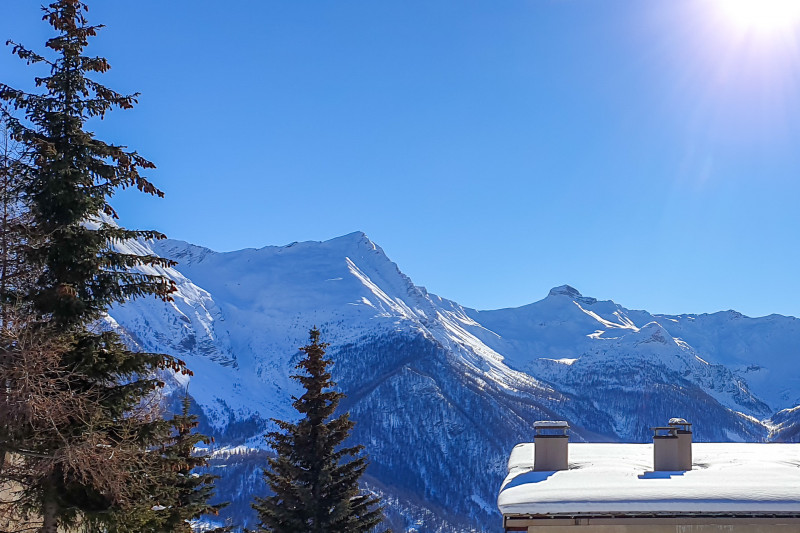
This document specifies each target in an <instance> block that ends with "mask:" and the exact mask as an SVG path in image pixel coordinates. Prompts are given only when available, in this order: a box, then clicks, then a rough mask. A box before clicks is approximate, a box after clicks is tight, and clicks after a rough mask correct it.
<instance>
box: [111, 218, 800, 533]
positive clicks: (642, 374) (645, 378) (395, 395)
mask: <svg viewBox="0 0 800 533" xmlns="http://www.w3.org/2000/svg"><path fill="white" fill-rule="evenodd" d="M121 246H127V247H128V248H129V249H130V251H132V252H133V253H142V254H147V253H155V254H157V255H161V256H163V257H169V258H172V259H176V260H178V261H181V263H180V264H179V265H177V266H176V267H173V268H167V269H161V270H160V271H159V272H160V273H162V274H164V275H167V276H169V277H170V278H172V279H173V280H175V281H176V284H177V286H178V292H177V293H176V294H175V301H174V302H160V301H157V300H153V299H149V300H136V301H133V302H129V303H127V304H125V305H124V306H118V307H115V308H114V309H112V310H111V313H110V317H109V321H110V322H111V323H112V325H113V326H114V327H116V328H118V329H119V330H120V331H121V332H123V333H124V335H125V336H126V338H127V339H129V342H130V343H131V344H132V345H134V346H138V347H141V348H142V349H146V350H148V351H162V352H166V353H170V354H172V355H176V356H179V357H181V358H182V359H184V360H186V361H187V363H188V365H189V367H190V368H192V369H193V370H194V371H195V376H194V377H193V378H192V379H191V380H190V381H186V379H185V378H180V377H175V379H174V380H173V382H172V383H171V385H170V386H171V387H172V388H173V389H174V390H175V391H176V392H178V391H180V390H183V389H185V388H186V387H188V389H189V393H190V394H191V395H192V397H193V398H194V401H195V404H196V407H197V409H198V410H199V411H200V412H201V414H202V416H203V420H204V421H205V429H206V430H207V431H209V432H211V433H213V434H214V435H215V437H217V438H218V440H219V442H220V443H224V444H225V445H227V446H235V445H243V446H245V447H248V448H262V449H263V448H264V447H265V444H264V441H263V438H262V437H261V435H263V434H264V432H265V431H267V430H268V429H270V428H271V426H270V422H269V419H270V418H279V419H284V420H286V419H292V418H293V417H295V416H296V414H295V413H294V412H293V410H292V409H291V406H290V402H291V397H292V395H294V394H296V393H297V391H298V388H297V385H296V383H294V382H293V381H292V380H291V379H289V375H290V374H291V373H292V372H293V365H294V364H296V361H297V360H298V357H299V355H300V354H299V352H298V347H299V346H302V345H304V344H305V343H306V341H307V332H308V329H309V328H310V327H311V326H313V325H316V326H318V327H319V328H320V329H321V330H322V334H323V340H325V341H326V342H329V343H330V344H331V345H330V348H329V355H330V356H331V357H332V358H333V360H334V361H335V364H334V366H333V369H332V372H333V373H334V379H335V381H337V382H338V383H339V388H340V389H341V390H342V391H343V392H345V393H346V394H347V395H348V398H347V399H346V400H345V401H344V402H343V403H342V408H343V409H347V410H349V411H350V412H351V415H352V417H353V418H354V419H355V420H356V421H357V426H356V429H355V431H354V434H353V439H354V442H361V443H364V444H365V445H366V447H367V448H366V449H367V452H368V453H369V456H370V458H371V462H372V465H371V467H370V470H369V476H370V479H371V480H372V482H373V484H374V485H375V486H376V487H381V488H380V489H379V490H380V491H382V494H384V495H385V496H387V498H388V499H389V500H390V501H392V502H395V503H393V504H392V506H391V509H390V515H391V519H392V521H393V524H394V526H395V528H396V529H398V530H408V531H411V530H415V531H420V532H421V531H450V530H452V531H462V530H465V529H464V528H467V529H468V528H475V529H476V530H482V531H498V530H499V529H498V524H499V520H498V518H497V515H496V511H495V510H494V509H493V504H487V503H486V502H492V501H494V496H495V494H496V490H497V487H498V486H499V482H500V480H501V479H502V477H503V475H504V470H505V459H506V458H507V454H508V453H509V451H510V449H511V448H512V447H513V446H514V445H515V444H517V443H518V442H521V441H526V440H530V439H531V433H532V430H531V425H532V423H533V421H534V420H536V419H552V418H559V419H565V420H568V421H569V422H570V425H571V426H572V427H573V439H576V440H608V441H620V440H630V441H646V440H647V439H648V438H649V434H650V431H649V427H651V426H653V425H657V424H658V423H663V422H664V421H666V420H667V419H668V418H670V417H672V416H681V417H684V418H687V419H689V420H690V421H692V422H693V423H694V424H695V426H694V427H695V430H696V438H697V439H698V440H758V441H761V440H767V439H795V438H797V436H798V435H797V433H798V432H797V431H796V428H797V427H798V426H797V424H798V423H800V415H797V412H800V411H793V410H792V409H793V408H794V407H795V406H796V405H798V404H800V379H798V377H797V372H796V371H795V372H794V373H792V372H789V371H787V370H786V369H787V368H790V367H791V364H792V360H793V357H796V355H797V351H796V349H793V348H792V347H793V346H795V345H798V344H800V327H795V323H797V324H798V325H800V321H797V319H794V318H793V317H788V318H787V317H781V316H780V315H770V317H767V318H769V320H767V319H766V318H765V319H764V320H761V319H749V318H746V317H743V315H742V316H741V317H738V318H737V317H736V315H732V314H730V313H728V314H721V315H720V314H713V315H653V314H651V313H649V312H647V311H642V310H629V309H626V308H624V307H623V306H621V305H619V304H617V303H615V302H614V301H612V300H597V299H595V298H592V297H587V296H583V295H582V294H581V293H580V292H579V291H578V290H577V289H575V288H574V287H571V286H569V285H562V286H560V287H554V288H553V289H552V290H551V291H550V292H549V293H548V295H547V296H546V297H545V298H543V299H542V300H539V301H537V302H533V303H531V304H527V305H525V306H521V307H518V308H506V309H499V310H488V311H487V310H484V311H477V310H474V309H469V308H466V307H463V306H461V305H459V304H458V303H457V302H455V301H452V300H448V299H445V298H442V297H439V296H437V295H436V294H433V293H430V292H428V291H427V290H426V289H425V288H423V287H419V286H417V285H415V284H414V283H413V281H412V280H411V279H410V278H409V277H408V276H406V275H405V274H404V273H403V272H402V271H401V270H400V268H399V267H398V265H397V264H396V263H394V262H392V261H391V259H389V257H388V256H387V255H386V254H385V252H384V251H383V249H382V248H381V247H380V246H378V245H377V244H375V243H374V242H372V241H371V240H370V239H369V238H368V237H367V236H366V234H364V233H363V232H353V233H350V234H348V235H344V236H342V237H337V238H335V239H330V240H328V241H322V242H316V241H306V242H302V243H292V244H289V245H286V246H267V247H262V248H258V249H256V248H248V249H244V250H239V251H232V252H215V251H213V250H210V249H208V248H205V247H201V246H196V245H193V244H190V243H187V242H184V241H177V240H166V241H159V242H156V243H142V242H134V243H125V244H123V245H121ZM762 331H768V332H769V334H770V336H771V340H770V341H769V343H767V345H768V348H769V347H771V348H776V347H777V348H781V350H777V351H774V353H773V352H770V351H769V350H767V348H763V347H762V348H758V346H757V345H758V343H759V342H761V340H762V339H761V338H760V335H761V333H760V332H762ZM687 339H688V340H687ZM727 339H735V341H736V342H735V343H733V344H731V345H730V346H729V345H728V344H726V340H727ZM751 347H752V348H751ZM751 349H752V350H755V351H754V352H753V353H756V354H757V355H758V356H759V360H758V361H750V360H748V358H747V354H748V350H751ZM776 383H777V384H778V385H779V386H777V387H776V386H775V385H776ZM770 385H772V388H773V389H777V390H776V392H775V394H770V388H769V386H770ZM762 391H766V393H767V394H766V399H765V394H764V393H762ZM795 400H797V401H796V403H795V404H792V402H793V401H795ZM770 417H776V418H775V421H774V422H773V421H771V419H770ZM237 464H240V463H237ZM241 468H245V467H244V466H241V465H240V466H236V467H235V468H234V467H233V466H231V469H230V472H232V473H233V472H239V474H237V475H245V476H246V477H247V479H249V480H251V481H249V482H248V483H249V484H248V485H247V486H246V487H243V486H242V485H241V484H236V483H235V482H234V480H232V479H231V480H228V479H227V478H226V479H224V480H223V485H224V486H225V487H228V488H226V489H225V490H226V491H228V493H227V494H223V497H225V498H228V499H233V500H234V501H235V505H234V506H233V507H232V508H233V509H237V511H236V512H238V513H245V512H246V510H247V508H246V505H244V502H246V501H247V500H248V499H249V498H250V496H251V494H250V493H252V492H255V493H257V492H258V491H259V490H261V491H263V490H264V489H263V487H262V486H261V485H259V481H258V476H255V475H254V474H253V471H252V468H257V466H254V465H250V466H247V468H250V469H251V470H246V471H242V470H241ZM241 472H244V474H242V473H241ZM232 475H233V474H232ZM453 476H458V477H459V479H463V480H464V483H460V484H452V483H449V482H448V480H449V479H450V478H452V477H453ZM233 487H238V488H233ZM231 491H233V492H235V494H234V493H231ZM231 512H233V511H231ZM420 521H421V522H420ZM418 522H420V523H418ZM454 524H456V525H454ZM448 527H449V528H451V529H447V528H448ZM403 528H405V529H403ZM409 528H410V529H409ZM453 528H455V529H453ZM459 528H461V529H459Z"/></svg>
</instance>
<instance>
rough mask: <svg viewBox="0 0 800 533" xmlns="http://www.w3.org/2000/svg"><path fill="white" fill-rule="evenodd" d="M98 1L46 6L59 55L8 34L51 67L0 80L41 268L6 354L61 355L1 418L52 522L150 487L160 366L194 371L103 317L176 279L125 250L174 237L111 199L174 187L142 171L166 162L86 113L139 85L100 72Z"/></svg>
mask: <svg viewBox="0 0 800 533" xmlns="http://www.w3.org/2000/svg"><path fill="white" fill-rule="evenodd" d="M87 11H88V8H87V6H86V4H85V3H83V2H81V1H80V0H56V1H53V2H52V3H51V4H49V6H48V7H45V8H43V13H44V16H43V20H45V21H47V22H48V23H49V24H50V25H51V26H52V27H53V29H54V30H55V33H56V35H55V36H54V37H53V38H51V39H49V40H48V41H47V43H46V46H47V48H49V49H50V50H51V52H53V55H54V56H55V57H53V58H48V57H45V56H44V55H41V54H38V53H36V52H34V51H32V50H30V49H28V48H26V47H24V46H22V45H20V44H17V43H12V42H9V43H8V44H11V45H12V51H13V53H14V54H15V55H17V56H19V57H20V58H21V59H22V60H24V61H26V62H27V63H28V64H30V65H38V66H45V67H47V68H48V69H49V73H47V75H44V76H41V77H37V78H35V81H36V85H37V87H38V88H40V90H39V92H36V93H27V92H24V91H22V90H18V89H14V88H12V87H10V86H8V85H6V84H2V83H0V99H1V100H4V101H6V102H8V104H9V105H10V106H11V107H13V108H14V109H15V110H16V111H19V112H20V113H21V114H22V117H20V118H16V117H14V116H11V115H10V114H7V115H6V117H5V118H6V122H7V124H8V128H9V130H10V132H11V135H12V137H13V139H14V140H15V141H16V142H18V143H19V144H20V145H22V147H23V148H24V152H25V154H26V157H28V159H27V167H28V171H29V174H28V175H27V176H26V178H25V181H24V183H23V184H22V193H23V195H24V197H25V199H26V205H27V208H28V209H29V216H30V221H29V227H28V229H29V231H30V234H31V238H30V240H29V243H28V246H26V250H25V257H24V258H25V260H26V263H27V264H28V265H29V266H30V268H31V271H32V272H35V273H36V275H37V277H36V279H35V280H34V281H33V283H31V285H30V287H28V288H27V290H26V293H25V294H23V298H24V299H25V301H26V302H27V303H28V304H29V306H30V307H31V316H30V317H29V319H28V320H26V321H25V328H26V331H24V332H22V333H21V337H20V338H22V339H24V340H26V341H27V342H26V343H20V342H17V341H10V342H4V344H3V345H2V346H0V349H2V357H0V361H3V364H4V365H5V364H7V363H8V364H9V365H10V366H9V367H8V368H10V369H11V370H14V369H15V368H16V369H18V366H19V365H18V364H17V361H24V357H29V356H31V354H36V353H38V352H42V350H41V349H40V347H41V346H46V347H47V350H45V351H46V352H47V357H49V358H50V359H51V360H52V364H51V365H49V366H48V367H46V368H43V369H40V370H41V375H39V376H34V377H35V378H37V379H38V381H37V380H33V381H32V382H31V383H33V384H34V385H35V384H36V383H42V384H46V386H41V387H39V388H38V389H36V390H35V391H33V392H35V393H36V394H38V395H39V396H38V397H37V398H38V399H37V402H38V404H37V403H36V402H29V403H30V405H24V404H22V403H19V402H17V403H14V401H11V400H15V399H14V398H13V397H12V398H10V399H7V403H8V405H12V406H13V405H17V406H19V409H17V410H16V411H12V414H13V415H14V416H16V417H17V418H14V416H11V417H9V418H8V419H5V420H3V421H2V425H3V427H4V429H7V430H9V435H11V437H9V438H8V439H6V441H5V442H4V443H3V444H4V446H5V447H6V449H7V450H8V451H9V452H11V453H13V454H14V456H15V457H18V458H19V460H18V463H19V465H20V467H19V471H20V475H19V476H18V480H19V481H20V482H21V483H22V484H23V487H24V489H25V490H24V492H23V493H22V497H21V499H20V503H19V505H20V506H21V508H22V509H24V510H26V511H28V512H30V513H32V514H33V515H34V516H39V517H40V518H41V520H42V521H43V526H42V528H41V531H43V532H45V533H55V532H56V531H57V528H58V527H59V526H69V525H71V524H73V525H74V524H76V523H79V524H81V526H82V527H83V528H84V529H88V530H101V528H102V524H103V523H105V521H107V520H108V517H110V516H114V515H115V513H117V512H118V511H119V510H120V509H124V508H126V506H131V505H133V503H134V502H137V501H141V500H142V499H145V498H147V495H146V489H147V483H146V482H144V481H141V480H146V479H148V478H150V477H152V476H153V475H155V473H156V472H157V471H158V468H159V467H160V462H159V460H158V458H157V457H155V455H156V454H153V453H152V450H153V449H155V448H158V446H159V444H160V440H159V439H160V438H162V437H163V435H164V426H165V424H166V422H165V421H164V420H160V419H159V418H158V417H153V415H152V414H151V413H147V412H146V410H144V409H143V408H144V406H145V405H146V403H147V399H148V398H149V397H150V396H151V395H152V393H153V391H154V390H155V389H157V388H158V387H159V385H161V384H160V382H159V381H158V380H157V379H155V378H154V377H153V376H154V374H155V372H156V371H158V370H159V369H166V368H169V369H172V370H178V371H183V370H185V369H184V368H183V366H182V365H181V364H180V363H179V362H177V361H174V360H172V359H170V358H168V357H166V356H164V355H160V354H146V353H134V352H132V351H131V350H129V349H128V348H127V347H126V346H125V345H124V344H123V343H122V342H121V341H120V339H119V337H118V336H117V335H116V334H115V333H113V332H110V331H101V330H100V329H101V328H98V327H97V324H98V321H99V320H101V319H102V317H103V316H104V314H105V312H106V311H107V310H108V309H109V307H110V306H111V305H113V304H115V303H120V302H123V301H125V300H126V299H128V298H135V297H139V296H147V295H155V296H157V297H160V298H162V299H165V300H168V299H169V298H170V293H171V292H173V291H174V290H175V286H174V283H173V282H171V281H170V280H169V279H167V278H165V277H162V276H160V275H158V274H157V273H154V272H157V269H158V268H159V267H166V266H170V265H171V264H172V263H171V262H170V261H167V260H164V259H161V258H158V257H155V256H145V257H142V256H136V255H129V254H124V253H120V252H118V251H116V250H115V249H114V243H117V242H121V241H125V240H127V239H136V238H144V239H161V238H163V237H164V236H163V235H161V234H160V233H158V232H155V231H134V230H127V229H124V228H120V227H118V226H117V225H115V224H114V223H112V222H109V219H113V218H116V213H115V211H114V209H113V208H112V207H111V205H110V204H109V202H110V199H111V197H112V196H113V194H114V193H115V192H116V191H118V190H120V189H124V188H128V187H136V188H137V189H139V190H140V191H142V192H144V193H146V194H150V195H156V196H159V197H160V196H163V193H162V192H161V191H160V190H158V189H157V188H156V187H154V186H153V185H152V184H151V183H150V182H149V181H148V180H147V179H146V178H145V177H143V176H141V175H140V174H139V170H140V169H152V168H154V165H153V164H152V163H151V162H149V161H148V160H146V159H144V158H143V157H141V156H140V155H138V154H137V153H136V152H133V151H129V150H127V149H126V147H124V146H117V145H113V144H109V143H106V142H104V141H102V140H99V139H97V138H95V137H94V135H93V134H92V133H91V132H90V131H88V130H87V129H86V126H87V124H86V123H87V121H88V120H90V119H93V118H98V117H99V118H102V117H104V116H105V114H106V113H107V112H109V111H110V110H112V109H114V108H118V109H129V108H131V107H133V105H134V104H135V103H136V98H137V95H136V94H134V95H123V94H120V93H117V92H115V91H113V90H111V89H109V88H107V87H105V86H103V85H102V84H100V83H98V82H97V81H95V80H94V79H93V78H92V76H94V75H99V74H102V73H103V72H106V71H107V70H108V69H109V68H110V67H109V64H108V62H107V61H106V59H104V58H102V57H92V56H88V55H86V54H85V53H84V48H85V47H86V46H87V45H88V40H89V38H91V37H94V36H95V35H96V33H97V31H98V29H99V28H101V26H93V25H90V24H88V22H87V19H86V12H87ZM143 267H145V268H143ZM154 269H156V270H154ZM31 343H33V344H31ZM23 345H27V346H28V348H27V352H25V350H23V348H22V347H23ZM31 346H32V347H31ZM23 352H24V353H23ZM40 366H41V365H40ZM37 368H39V366H37ZM2 371H3V374H4V375H3V377H4V378H5V385H6V387H5V392H6V393H7V394H8V393H9V391H10V393H11V394H12V396H13V394H14V393H15V392H16V391H17V390H18V388H19V387H18V386H17V383H16V382H15V381H14V380H15V379H21V378H20V377H19V376H20V373H19V372H16V373H14V372H13V371H8V372H7V371H6V369H5V368H3V369H2ZM25 379H30V376H29V375H28V376H26V377H25ZM26 386H31V387H33V385H31V384H30V383H27V382H26ZM67 393H68V394H67ZM62 397H63V398H69V399H70V402H69V405H70V406H71V409H72V411H71V412H70V411H68V410H66V407H64V408H59V409H55V410H54V411H53V412H47V411H46V409H41V407H42V406H50V407H53V408H55V407H59V405H60V404H59V402H58V401H57V400H58V399H59V398H62ZM15 401H16V400H15ZM37 405H38V407H37ZM34 407H37V408H34Z"/></svg>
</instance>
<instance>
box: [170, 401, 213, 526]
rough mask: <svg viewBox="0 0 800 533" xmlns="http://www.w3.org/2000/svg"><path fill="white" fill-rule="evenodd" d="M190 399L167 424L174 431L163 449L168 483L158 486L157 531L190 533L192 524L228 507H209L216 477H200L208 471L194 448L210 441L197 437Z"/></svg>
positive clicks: (205, 461)
mask: <svg viewBox="0 0 800 533" xmlns="http://www.w3.org/2000/svg"><path fill="white" fill-rule="evenodd" d="M190 405H191V404H190V401H189V396H188V395H187V396H185V397H184V398H183V401H182V403H181V412H180V414H176V415H175V416H173V417H172V420H170V425H171V427H172V428H173V436H172V438H173V440H172V442H171V443H170V444H169V445H168V446H166V447H164V449H163V451H162V457H163V458H164V465H165V475H166V476H167V478H168V479H167V480H165V481H163V482H161V483H159V485H160V486H161V487H165V488H166V493H165V494H164V495H163V497H162V501H161V502H159V506H160V507H164V509H162V510H161V514H162V515H163V522H162V523H163V526H162V528H161V529H160V531H164V532H170V533H192V527H191V524H190V521H191V520H195V519H198V518H200V517H201V516H203V515H215V516H216V515H218V514H219V510H220V509H221V508H223V507H225V506H226V505H227V503H222V504H214V505H212V504H210V503H209V500H210V499H211V498H212V497H213V496H214V480H215V479H217V478H218V477H219V476H215V475H213V474H209V473H200V472H196V470H201V469H203V468H206V467H208V457H207V456H206V455H203V454H197V453H195V446H197V445H198V444H200V443H203V444H210V443H211V439H210V438H208V437H206V436H205V435H203V434H201V433H197V432H196V431H195V429H196V428H197V425H198V422H197V416H195V415H193V414H190V413H189V408H190ZM214 531H215V532H217V533H222V532H223V531H228V529H227V528H221V529H216V530H214Z"/></svg>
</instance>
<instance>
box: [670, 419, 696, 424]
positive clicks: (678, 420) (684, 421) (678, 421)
mask: <svg viewBox="0 0 800 533" xmlns="http://www.w3.org/2000/svg"><path fill="white" fill-rule="evenodd" d="M669 425H670V426H672V425H681V426H691V425H692V424H690V423H689V422H687V421H686V419H685V418H670V419H669Z"/></svg>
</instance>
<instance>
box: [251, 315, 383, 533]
mask: <svg viewBox="0 0 800 533" xmlns="http://www.w3.org/2000/svg"><path fill="white" fill-rule="evenodd" d="M319 339H320V332H319V330H318V329H317V328H316V327H315V328H314V329H312V330H311V331H310V341H311V343H310V344H309V345H308V346H303V347H302V348H300V350H302V351H303V352H305V357H303V359H302V360H301V361H300V362H299V363H298V364H297V366H296V368H297V369H300V370H304V371H305V373H304V374H298V375H294V376H292V378H293V379H296V380H297V381H299V382H300V384H301V385H302V386H303V388H304V389H305V393H304V394H303V395H302V396H301V397H300V398H295V400H294V402H293V403H292V405H293V406H294V408H295V409H297V411H298V412H299V413H300V415H301V416H302V418H301V419H300V420H299V421H298V422H297V423H290V422H285V421H282V420H273V422H275V424H277V426H278V427H279V428H280V431H274V432H270V433H268V434H267V435H266V439H267V441H268V442H269V444H270V446H271V447H272V448H273V449H274V450H275V452H276V454H277V457H275V458H274V459H270V460H269V468H267V469H265V470H264V477H265V479H266V481H267V484H268V485H269V487H270V489H271V490H272V492H273V493H274V494H273V495H272V496H268V497H266V498H256V501H255V503H254V504H253V508H254V509H256V511H257V512H258V516H259V520H260V522H261V523H260V529H259V530H258V531H262V532H263V531H269V532H275V533H363V532H368V531H375V530H376V529H377V528H378V526H379V525H380V523H381V521H382V520H383V508H382V507H380V500H379V499H378V498H376V497H372V496H370V495H368V494H363V493H362V492H361V491H360V490H359V487H358V480H359V478H361V476H362V474H364V471H365V470H366V467H367V459H366V457H364V456H363V455H360V454H361V452H362V450H363V449H364V447H363V446H360V445H357V446H349V447H346V446H343V445H342V444H343V442H344V441H345V440H346V439H347V438H348V437H349V435H350V431H351V430H352V429H353V426H354V425H355V424H354V422H353V421H351V420H350V417H349V414H348V413H344V414H342V415H340V416H338V417H336V418H331V417H332V416H333V414H334V412H335V411H336V407H337V406H338V404H339V401H340V400H341V399H342V398H343V397H344V394H342V393H341V392H337V391H334V390H331V389H332V387H334V386H335V385H336V384H335V383H334V382H333V381H331V374H330V373H329V372H328V366H330V365H331V364H333V362H332V361H331V360H330V359H326V358H325V348H326V347H327V346H328V344H326V343H320V342H319Z"/></svg>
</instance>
